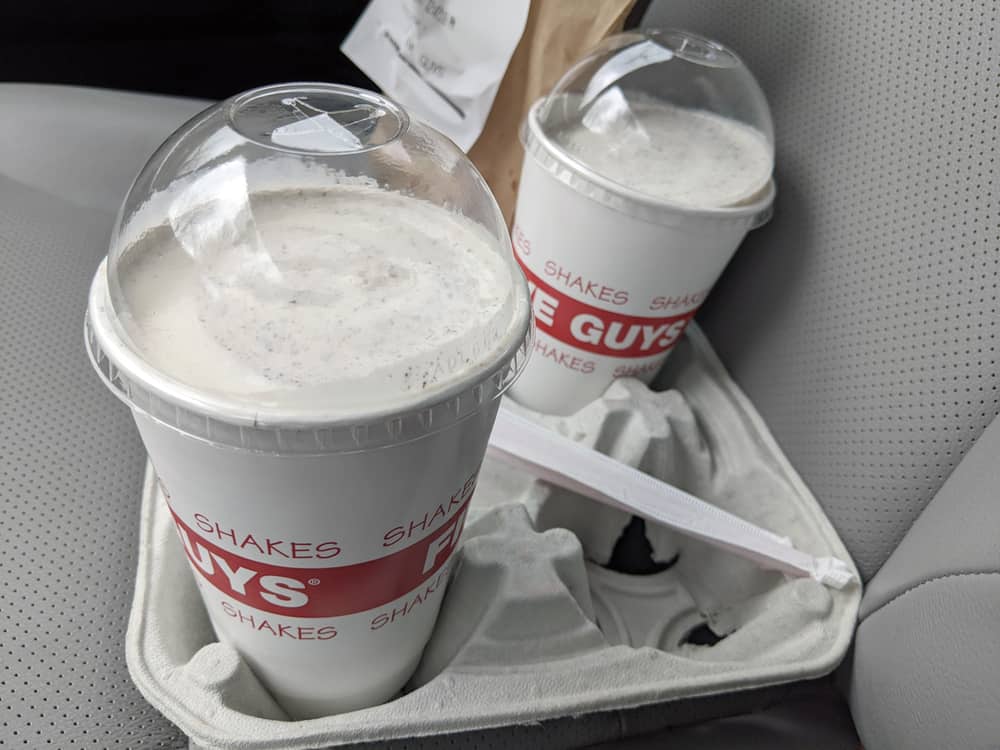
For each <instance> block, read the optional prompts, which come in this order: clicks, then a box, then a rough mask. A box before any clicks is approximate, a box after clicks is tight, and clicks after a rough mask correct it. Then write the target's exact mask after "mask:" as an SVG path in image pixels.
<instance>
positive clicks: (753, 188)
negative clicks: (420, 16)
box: [523, 29, 774, 213]
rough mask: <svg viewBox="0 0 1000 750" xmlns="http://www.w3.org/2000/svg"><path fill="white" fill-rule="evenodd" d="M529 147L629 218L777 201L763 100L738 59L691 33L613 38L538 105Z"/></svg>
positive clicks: (527, 134) (528, 128)
mask: <svg viewBox="0 0 1000 750" xmlns="http://www.w3.org/2000/svg"><path fill="white" fill-rule="evenodd" d="M523 138H524V143H525V149H526V151H527V152H528V153H529V154H530V155H532V156H533V157H534V158H536V159H537V160H539V161H540V162H541V163H542V164H543V166H545V167H547V168H548V169H549V170H550V171H552V172H553V174H555V175H556V176H558V177H559V178H560V179H562V180H563V181H565V182H567V183H569V184H572V185H573V186H574V188H576V189H578V190H581V191H584V192H586V193H587V194H588V195H590V196H591V197H593V198H595V199H596V200H599V201H602V202H606V203H610V204H613V205H615V206H616V207H619V208H623V210H631V211H642V210H645V211H646V213H649V212H650V211H652V212H653V213H655V211H656V210H657V209H662V208H668V209H669V208H671V207H673V208H681V209H686V210H694V211H717V210H725V209H733V208H734V207H736V210H737V211H739V207H747V206H750V205H753V204H769V203H770V198H771V197H772V195H771V194H773V185H772V184H771V173H772V171H773V165H774V127H773V124H772V121H771V114H770V110H769V109H768V106H767V101H766V99H765V98H764V93H763V91H762V90H761V88H760V86H759V85H758V83H757V81H756V79H755V78H754V77H753V75H752V74H751V72H750V71H749V69H748V68H747V67H746V65H744V63H743V61H742V60H740V58H739V57H738V56H737V55H736V54H735V53H734V52H732V51H731V50H729V49H727V48H726V47H724V46H723V45H721V44H719V43H717V42H713V41H711V40H708V39H705V38H703V37H700V36H698V35H696V34H692V33H690V32H686V31H678V30H652V29H647V30H643V31H635V32H627V33H623V34H618V35H615V36H612V37H609V38H608V39H606V40H604V41H603V42H602V43H601V44H600V45H598V46H597V47H596V48H595V49H594V50H593V51H592V52H591V53H590V54H589V55H587V56H586V57H584V58H583V59H582V60H581V61H580V62H578V63H577V64H576V65H574V66H573V68H571V69H570V70H569V72H567V73H566V74H565V75H564V76H563V77H562V79H561V80H560V81H559V82H558V83H557V84H556V86H555V88H554V89H553V90H552V92H551V93H550V94H549V95H548V96H547V97H545V98H544V99H542V100H541V101H540V102H538V103H537V104H536V105H535V107H534V108H533V109H532V111H531V114H530V115H529V117H528V120H527V122H526V123H525V128H524V131H523ZM744 213H745V212H744Z"/></svg>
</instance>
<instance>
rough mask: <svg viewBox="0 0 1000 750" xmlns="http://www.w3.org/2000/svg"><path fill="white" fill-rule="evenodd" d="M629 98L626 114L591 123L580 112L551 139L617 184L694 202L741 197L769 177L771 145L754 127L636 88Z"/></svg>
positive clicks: (707, 204) (706, 204)
mask: <svg viewBox="0 0 1000 750" xmlns="http://www.w3.org/2000/svg"><path fill="white" fill-rule="evenodd" d="M614 93H617V92H614ZM606 96H607V95H606ZM614 99H615V100H618V101H622V100H623V99H624V97H621V96H618V97H614ZM627 100H628V101H627V104H626V105H625V106H627V107H628V116H627V118H623V119H619V120H615V121H613V122H612V123H610V124H607V125H602V124H600V123H595V122H593V120H597V119H599V118H597V117H592V118H588V117H585V118H584V119H583V121H580V122H574V123H572V124H570V125H568V126H567V127H566V128H564V129H562V130H559V131H557V132H556V133H555V134H554V137H553V140H554V141H555V143H557V144H558V145H559V146H561V147H562V148H563V149H565V150H566V153H567V154H570V155H571V156H573V157H574V158H576V159H577V160H579V161H580V162H582V163H583V164H586V165H587V166H588V167H590V168H591V169H593V170H594V171H595V172H597V173H598V174H600V175H603V176H604V177H607V178H609V179H611V180H614V181H615V182H617V183H619V184H620V185H623V186H625V187H628V188H630V189H632V190H635V191H637V192H639V193H643V194H645V195H648V196H652V197H654V198H658V199H660V200H663V201H667V202H670V203H675V204H678V205H683V206H691V207H694V208H717V207H721V206H730V205H733V204H736V203H739V202H741V201H744V200H746V199H747V198H750V197H751V196H753V195H754V194H755V193H757V192H758V191H760V190H761V189H762V188H763V187H764V186H765V185H766V184H767V181H768V180H769V179H771V169H772V162H773V152H772V151H773V150H772V147H771V144H770V143H769V142H768V141H767V140H766V139H765V137H764V135H763V134H762V133H761V132H760V131H758V130H756V129H754V128H752V127H750V126H748V125H744V124H743V123H740V122H737V121H736V120H732V119H730V118H726V117H721V116H720V115H717V114H714V113H712V112H706V111H704V110H695V109H688V108H686V107H679V106H676V105H674V104H670V103H668V102H663V101H657V100H655V99H653V98H651V97H648V96H645V95H642V94H630V95H627ZM600 105H601V102H598V103H597V104H596V106H597V107H598V108H600Z"/></svg>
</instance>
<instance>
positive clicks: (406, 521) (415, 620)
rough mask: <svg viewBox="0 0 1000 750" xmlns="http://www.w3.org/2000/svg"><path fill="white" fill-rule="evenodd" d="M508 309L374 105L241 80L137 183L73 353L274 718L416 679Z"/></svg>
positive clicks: (465, 180) (465, 496)
mask: <svg viewBox="0 0 1000 750" xmlns="http://www.w3.org/2000/svg"><path fill="white" fill-rule="evenodd" d="M290 134H291V135H290ZM291 136H295V137H291ZM529 304H530V303H529V299H528V289H527V285H526V284H525V281H524V278H523V276H522V274H521V273H520V271H519V270H518V267H517V264H516V262H515V260H514V257H513V254H512V252H511V243H510V236H509V235H508V233H507V229H506V226H505V225H504V222H503V216H502V215H501V213H500V209H499V207H498V206H497V205H496V201H495V200H494V199H493V196H492V195H491V194H490V192H489V190H488V189H487V187H486V185H485V183H484V182H483V181H482V179H481V178H480V176H479V175H478V173H477V172H476V171H475V169H474V168H473V166H472V165H471V163H470V162H469V161H468V159H467V158H466V157H465V155H464V154H462V153H461V152H460V151H459V150H458V148H457V147H456V146H455V145H454V144H453V143H451V142H450V141H449V140H448V139H446V138H444V137H443V136H442V135H440V134H439V133H436V132H435V131H433V130H431V129H430V128H428V127H426V126H424V125H422V124H420V123H416V122H411V121H410V120H409V118H408V116H407V115H406V113H405V112H404V111H403V110H401V109H400V108H399V107H398V105H396V104H395V103H394V102H392V101H390V100H388V99H385V98H384V97H381V96H379V95H378V94H374V93H371V92H367V91H362V90H359V89H354V88H351V87H346V86H337V85H333V84H287V85H278V86H271V87H266V88H263V89H258V90H255V91H248V92H246V93H244V94H240V95H238V96H236V97H233V98H232V99H230V100H227V101H225V102H222V103H220V104H219V105H217V106H215V107H213V108H211V109H209V110H206V112H204V113H203V114H202V115H200V116H199V117H196V118H194V119H193V120H191V121H189V122H188V123H187V124H185V125H184V126H183V127H182V128H181V130H179V131H178V132H177V133H175V134H174V135H173V136H172V137H171V139H170V140H169V141H168V142H167V144H165V145H164V146H163V147H162V148H160V149H159V150H158V151H157V152H156V154H154V155H153V157H152V159H151V160H150V162H149V163H148V164H147V165H146V167H145V168H144V169H143V171H142V172H140V174H139V176H138V177H137V178H136V181H135V183H134V185H133V187H132V189H131V190H130V192H129V195H128V196H127V197H126V199H125V202H124V204H123V206H122V210H121V213H120V220H119V223H118V225H117V226H116V227H115V230H114V233H113V234H112V240H111V250H110V252H109V254H108V259H107V261H106V262H105V263H104V264H102V265H101V266H100V268H99V269H98V271H97V274H96V275H95V277H94V282H93V284H92V286H91V293H90V300H89V305H88V310H87V323H86V332H87V346H88V350H89V353H90V356H91V360H92V362H93V364H94V366H95V368H96V369H97V372H98V373H99V375H100V376H101V377H102V378H103V380H104V382H105V384H106V385H107V386H108V388H109V389H111V391H112V392H113V393H115V394H116V395H117V396H118V397H119V398H121V399H122V400H123V401H125V403H127V404H128V405H129V407H130V408H131V409H132V413H133V416H134V418H135V422H136V426H137V428H138V430H139V434H140V436H141V437H142V440H143V443H144V444H145V446H146V450H147V451H148V453H149V456H150V459H151V461H152V464H153V466H154V467H155V472H156V478H157V480H158V484H159V487H160V490H161V493H162V497H163V502H165V503H166V504H167V505H168V506H169V509H170V512H171V515H172V518H173V521H174V523H175V525H176V527H177V531H178V534H179V537H180V541H181V543H182V545H183V549H184V553H185V554H186V555H187V557H188V560H189V562H190V568H191V571H192V573H193V575H194V580H195V582H196V583H197V585H198V588H199V590H200V593H201V598H202V602H203V604H204V607H205V611H206V612H207V614H208V617H209V619H210V620H211V622H212V624H213V626H214V629H215V633H216V635H217V636H218V639H219V640H220V641H222V642H223V643H225V644H228V646H230V647H232V648H234V649H235V650H236V651H237V652H239V654H240V656H241V657H242V658H243V660H244V661H245V662H246V663H247V664H248V665H250V667H251V668H252V670H253V672H254V674H256V676H257V677H258V678H259V679H260V680H261V682H262V683H263V684H264V685H265V687H266V688H267V690H268V692H269V693H270V694H271V695H272V696H274V698H275V699H276V700H277V701H278V703H279V704H280V705H281V707H282V708H284V710H285V711H286V712H287V713H288V715H289V716H290V717H291V718H294V719H306V718H312V717H316V716H324V715H327V714H331V713H337V712H340V711H350V710H353V709H357V708H362V707H365V706H370V705H373V704H376V703H379V702H382V701H386V700H389V699H391V698H392V697H393V696H395V695H398V693H399V691H400V689H401V688H402V687H403V686H404V685H405V683H406V681H407V679H408V678H409V676H410V675H411V674H412V673H413V671H414V669H415V668H416V666H417V661H418V659H419V658H420V654H421V651H422V650H423V647H424V645H425V644H426V643H427V639H428V638H429V637H430V633H431V629H432V628H433V626H434V621H435V619H436V617H437V613H438V609H439V607H440V605H441V600H442V597H443V596H444V592H445V588H446V586H447V583H448V576H449V570H450V565H451V561H452V560H453V558H454V555H455V552H456V550H457V549H458V545H459V539H460V538H461V533H462V526H463V523H464V520H465V516H466V513H467V511H468V507H469V503H470V502H471V499H472V495H473V492H474V491H475V487H476V477H477V475H478V472H479V467H480V464H481V463H482V460H483V455H484V453H485V451H486V444H487V441H488V439H489V434H490V430H491V429H492V427H493V421H494V419H495V418H496V413H497V409H498V407H499V404H500V397H501V395H502V394H503V393H504V392H505V391H506V390H507V388H508V387H509V386H510V384H511V383H512V382H513V380H514V379H515V378H516V377H517V375H518V374H519V373H520V371H521V368H522V366H523V363H524V361H525V358H526V355H527V349H528V345H529V342H530V331H531V319H530V309H529ZM186 616H199V617H200V616H201V615H192V614H191V613H186V612H179V613H177V617H179V618H181V617H186ZM199 645H203V644H199ZM217 678H219V676H218V675H206V676H205V679H207V680H214V679H217Z"/></svg>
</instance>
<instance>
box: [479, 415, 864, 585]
mask: <svg viewBox="0 0 1000 750" xmlns="http://www.w3.org/2000/svg"><path fill="white" fill-rule="evenodd" d="M489 454H490V456H491V457H493V458H496V459H498V460H501V461H504V462H505V463H508V464H510V465H512V466H515V467H517V468H519V469H521V470H523V471H526V472H527V473H529V474H532V475H534V476H536V477H538V478H539V479H542V480H545V481H547V482H550V483H551V484H555V485H557V486H559V487H564V488H566V489H568V490H571V491H573V492H576V493H578V494H580V495H583V496H584V497H589V498H591V499H593V500H597V501H599V502H602V503H607V504H609V505H613V506H615V507H617V508H621V509H623V510H626V511H629V512H631V513H634V514H636V515H638V516H641V517H643V518H646V519H649V520H651V521H656V522H658V523H662V524H665V525H667V526H669V527H671V528H672V529H674V530H676V531H679V532H680V533H682V534H687V535H688V536H692V537H695V538H697V539H701V540H702V541H704V542H707V543H708V544H711V545H714V546H716V547H721V548H722V549H726V550H729V551H730V552H732V553H734V554H736V555H739V556H740V557H743V558H746V559H748V560H752V561H753V562H755V563H757V564H758V565H760V566H761V567H763V568H767V569H769V570H779V571H781V572H782V573H784V574H785V575H789V576H793V577H810V578H812V579H814V580H816V581H819V582H820V583H822V584H824V585H826V586H830V587H832V588H835V589H842V588H844V587H845V586H847V585H849V584H851V583H853V582H854V581H856V580H857V578H856V576H855V575H854V572H853V570H852V569H851V567H850V566H849V565H848V564H847V563H845V562H844V561H843V560H839V559H837V558H835V557H814V556H813V555H810V554H809V553H808V552H803V551H802V550H799V549H796V548H795V547H794V546H792V543H791V541H790V540H789V539H787V538H785V537H782V536H778V535H777V534H774V533H772V532H770V531H768V530H767V529H763V528H761V527H760V526H756V525H754V524H752V523H750V522H749V521H744V520H743V519H742V518H740V517H738V516H734V515H733V514H732V513H728V512H727V511H724V510H722V508H718V507H716V506H714V505H711V504H710V503H706V502H705V501H704V500H699V499H698V498H696V497H694V496H693V495H689V494H688V493H687V492H684V491H683V490H681V489H678V488H677V487H674V486H673V485H670V484H667V483H666V482H661V481H660V480H659V479H656V478H654V477H651V476H649V475H648V474H643V473H642V472H641V471H638V470H636V469H633V468H632V467H631V466H626V465H625V464H622V463H619V462H618V461H615V460H614V459H613V458H609V457H608V456H605V455H604V454H602V453H598V452H597V451H594V450H591V449H590V448H587V447H586V446H583V445H579V444H578V443H574V442H573V441H572V440H570V439H569V438H565V437H563V436H562V435H559V434H558V433H555V432H553V431H552V430H550V429H548V428H546V427H543V426H541V425H538V424H535V423H534V422H530V421H528V420H527V419H525V418H524V417H521V416H519V415H517V414H514V413H513V412H512V411H510V410H508V409H505V408H504V407H503V406H501V407H500V412H499V414H498V415H497V421H496V426H495V427H494V428H493V434H492V435H490V445H489Z"/></svg>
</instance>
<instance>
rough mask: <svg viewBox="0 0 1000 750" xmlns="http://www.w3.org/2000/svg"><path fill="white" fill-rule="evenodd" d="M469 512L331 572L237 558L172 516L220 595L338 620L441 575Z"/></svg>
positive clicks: (265, 607)
mask: <svg viewBox="0 0 1000 750" xmlns="http://www.w3.org/2000/svg"><path fill="white" fill-rule="evenodd" d="M468 508H469V500H466V501H465V503H464V504H463V505H462V507H461V508H460V509H459V510H458V512H457V513H456V514H455V515H454V517H453V518H452V519H451V520H450V521H449V522H448V523H446V524H445V525H444V526H442V527H441V528H440V529H438V530H437V531H435V532H434V533H433V534H430V535H429V536H427V537H425V538H424V539H421V540H420V541H419V542H416V543H415V544H411V545H410V546H409V547H406V548H405V549H401V550H399V551H398V552H394V553H393V554H391V555H385V556H383V557H380V558H377V559H375V560H368V561H367V562H363V563H356V564H353V565H340V566H337V567H331V568H292V567H286V566H281V565H271V564H269V563H265V562H260V561H257V560H250V559H248V558H245V557H241V556H239V555H235V554H233V553H232V552H231V551H229V550H226V549H223V548H222V547H219V546H218V545H215V544H212V543H211V542H209V541H207V540H206V539H204V538H203V537H201V536H199V535H198V534H197V533H196V532H195V531H194V530H193V529H192V528H191V527H190V526H188V525H187V524H186V523H184V521H182V520H181V519H180V517H179V516H178V515H177V514H176V513H174V511H173V509H172V508H171V513H172V514H173V517H174V523H175V525H176V526H177V532H178V534H180V538H181V542H182V543H183V544H184V551H185V552H186V553H187V556H188V559H189V560H190V561H191V566H192V567H193V568H194V569H195V571H197V572H198V573H199V574H200V575H201V577H202V578H204V579H205V580H206V581H208V582H209V583H210V584H212V586H214V587H215V588H217V589H218V590H219V591H221V592H222V593H224V594H226V595H227V596H230V597H232V598H233V599H235V600H236V601H238V602H242V603H243V604H246V605H248V606H250V607H255V608H256V609H259V610H263V611H264V612H270V613H272V614H284V615H288V616H291V617H340V616H342V615H350V614H355V613H357V612H364V611H366V610H369V609H374V608H375V607H379V606H381V605H383V604H386V603H388V602H391V601H393V600H395V599H398V598H399V597H401V596H403V595H404V594H407V593H409V592H410V591H412V590H413V589H415V588H417V587H418V586H420V585H421V584H422V583H424V582H425V581H427V580H428V579H429V578H431V577H432V576H433V575H434V574H435V573H437V572H438V570H440V569H441V567H442V566H443V565H444V564H445V563H446V562H447V561H448V558H449V557H450V556H451V553H452V551H453V550H454V549H455V546H456V545H457V544H458V540H459V537H460V536H461V534H462V524H463V522H464V520H465V513H466V511H467V510H468Z"/></svg>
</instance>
